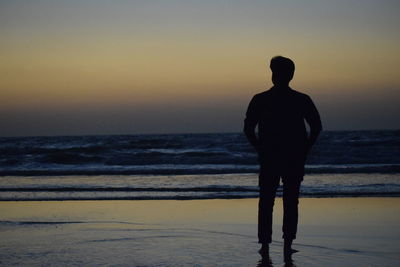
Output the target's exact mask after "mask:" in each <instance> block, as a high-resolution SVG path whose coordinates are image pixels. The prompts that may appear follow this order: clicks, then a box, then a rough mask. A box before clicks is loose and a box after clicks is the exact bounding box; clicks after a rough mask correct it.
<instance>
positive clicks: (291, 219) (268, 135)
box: [244, 56, 322, 254]
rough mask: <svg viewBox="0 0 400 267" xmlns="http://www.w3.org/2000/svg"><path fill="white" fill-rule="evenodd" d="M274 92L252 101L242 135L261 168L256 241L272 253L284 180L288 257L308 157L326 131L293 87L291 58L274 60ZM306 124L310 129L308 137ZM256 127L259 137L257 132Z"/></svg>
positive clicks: (310, 104)
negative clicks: (278, 195) (275, 216)
mask: <svg viewBox="0 0 400 267" xmlns="http://www.w3.org/2000/svg"><path fill="white" fill-rule="evenodd" d="M270 68H271V70H272V82H273V84H274V86H273V87H272V88H271V89H270V90H267V91H265V92H262V93H260V94H257V95H255V96H254V97H253V99H252V100H251V101H250V104H249V107H248V109H247V113H246V119H245V121H244V133H245V134H246V137H247V139H248V140H249V142H250V143H251V144H252V146H253V147H254V148H255V149H256V151H257V153H258V159H259V163H260V174H259V187H260V199H259V206H258V240H259V243H261V244H262V247H261V250H260V252H261V253H266V252H268V249H269V243H271V236H272V212H273V206H274V200H275V194H276V190H277V188H278V186H279V182H280V179H282V183H283V208H284V215H283V227H282V230H283V239H284V252H285V253H286V254H287V253H289V254H290V253H291V252H292V248H291V245H292V242H293V239H296V232H297V221H298V203H299V202H298V198H299V190H300V184H301V181H302V180H303V176H304V163H305V160H306V157H307V154H308V152H309V151H310V149H311V147H312V146H313V144H314V143H315V141H316V139H317V137H318V135H319V133H320V131H321V130H322V126H321V120H320V116H319V114H318V111H317V109H316V107H315V105H314V103H313V102H312V100H311V98H310V97H309V96H308V95H306V94H302V93H300V92H297V91H295V90H293V89H291V88H290V87H289V82H290V81H291V80H292V78H293V75H294V69H295V67H294V63H293V61H292V60H290V59H289V58H285V57H281V56H277V57H274V58H272V59H271V64H270ZM304 120H305V121H306V122H307V123H308V124H309V126H310V135H308V134H307V130H306V126H305V123H304ZM256 126H258V136H257V135H256V133H255V128H256Z"/></svg>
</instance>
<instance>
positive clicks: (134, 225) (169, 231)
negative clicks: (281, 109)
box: [0, 197, 400, 267]
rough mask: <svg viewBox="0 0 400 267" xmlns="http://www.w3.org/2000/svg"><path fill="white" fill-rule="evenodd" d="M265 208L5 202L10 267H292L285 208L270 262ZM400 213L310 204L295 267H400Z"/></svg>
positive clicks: (347, 203) (5, 252) (358, 205)
mask: <svg viewBox="0 0 400 267" xmlns="http://www.w3.org/2000/svg"><path fill="white" fill-rule="evenodd" d="M257 201H258V200H257V199H256V198H250V199H207V200H133V201H132V200H107V201H98V200H95V201H93V200H92V201H2V202H0V217H1V219H0V221H1V223H0V229H1V230H0V231H1V237H2V238H1V241H0V242H1V244H0V260H1V263H0V265H1V266H142V267H144V266H271V265H272V266H283V265H284V261H283V255H282V249H283V248H282V245H283V244H282V239H281V230H280V227H281V225H282V224H281V221H282V199H281V198H277V199H276V204H275V205H276V206H275V207H276V208H275V211H274V234H273V242H272V244H271V247H270V254H269V258H267V257H264V259H262V257H261V256H260V255H259V254H258V249H259V244H258V243H257V235H256V233H257V232H256V231H257ZM399 204H400V198H391V197H385V198H378V197H366V198H364V197H358V198H301V199H300V218H299V229H298V236H297V239H296V240H295V242H294V246H293V247H294V248H295V249H297V250H299V252H298V253H295V254H293V257H292V258H293V264H294V265H295V266H398V265H399V264H400V256H399V255H400V253H399V252H400V229H399V227H398V226H399V225H400V205H399ZM270 263H271V264H270ZM268 264H269V265H268Z"/></svg>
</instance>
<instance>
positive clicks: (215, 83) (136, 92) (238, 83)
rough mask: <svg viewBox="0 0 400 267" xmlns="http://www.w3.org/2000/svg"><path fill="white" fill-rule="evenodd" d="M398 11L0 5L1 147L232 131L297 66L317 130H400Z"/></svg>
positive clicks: (322, 6)
mask: <svg viewBox="0 0 400 267" xmlns="http://www.w3.org/2000/svg"><path fill="white" fill-rule="evenodd" d="M399 25H400V2H399V1H394V0H393V1H391V0H374V1H371V0H358V1H354V0H335V1H327V0H297V1H288V0H279V1H278V0H276V1H272V0H264V1H261V0H242V1H238V0H201V1H198V0H168V1H166V0H143V1H140V0H137V1H134V0H132V1H123V0H114V1H110V0H109V1H106V0H79V1H78V0H69V1H58V0H51V1H50V0H49V1H42V0H26V1H23V0H9V1H4V0H0V36H1V41H0V136H32V135H83V134H142V133H204V132H207V133H208V132H240V131H241V130H242V126H243V119H244V114H245V111H246V108H247V105H248V102H249V101H250V99H251V98H252V96H253V95H254V94H256V93H259V92H262V91H265V90H268V89H269V88H270V87H271V86H272V82H271V72H270V70H269V60H270V59H271V58H272V57H273V56H276V55H282V56H286V57H289V58H291V59H292V60H293V61H294V62H295V64H296V73H295V77H294V79H293V81H292V83H291V86H292V88H294V89H296V90H298V91H301V92H304V93H306V94H308V95H310V96H311V98H312V99H313V101H314V102H315V104H316V106H317V107H318V109H319V110H320V113H321V117H322V120H323V126H324V129H325V130H368V129H400V119H399V115H398V114H400V68H399V65H400V52H399V47H400V31H399V30H398V26H399Z"/></svg>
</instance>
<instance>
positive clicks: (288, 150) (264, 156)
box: [245, 86, 321, 173]
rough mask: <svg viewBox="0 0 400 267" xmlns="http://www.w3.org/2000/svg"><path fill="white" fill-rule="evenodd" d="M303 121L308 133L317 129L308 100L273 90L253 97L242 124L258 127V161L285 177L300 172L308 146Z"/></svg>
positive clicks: (284, 90)
mask: <svg viewBox="0 0 400 267" xmlns="http://www.w3.org/2000/svg"><path fill="white" fill-rule="evenodd" d="M304 121H307V123H308V124H309V125H310V129H311V131H314V130H316V131H319V130H320V129H321V121H320V118H319V114H318V111H317V109H316V107H315V105H314V104H313V102H312V100H311V98H310V97H309V96H307V95H306V94H303V93H300V92H297V91H295V90H292V89H291V88H290V87H284V86H274V87H272V88H271V89H270V90H268V91H265V92H262V93H260V94H257V95H255V96H254V97H253V99H252V100H251V102H250V104H249V107H248V110H247V113H246V121H245V124H247V127H248V128H254V127H255V126H256V125H258V141H259V151H258V152H259V157H260V160H261V161H264V162H266V163H268V164H269V165H270V166H271V168H274V169H276V170H278V169H280V170H281V171H283V172H285V173H286V172H288V171H295V170H296V169H298V170H299V172H302V171H301V170H303V165H304V160H305V156H306V153H307V150H308V146H309V144H308V140H309V139H308V135H307V131H306V126H305V122H304Z"/></svg>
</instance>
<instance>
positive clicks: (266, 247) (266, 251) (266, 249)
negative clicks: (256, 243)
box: [258, 244, 269, 256]
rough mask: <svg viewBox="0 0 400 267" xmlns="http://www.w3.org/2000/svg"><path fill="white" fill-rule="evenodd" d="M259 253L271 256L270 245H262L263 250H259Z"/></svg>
mask: <svg viewBox="0 0 400 267" xmlns="http://www.w3.org/2000/svg"><path fill="white" fill-rule="evenodd" d="M258 253H260V254H261V256H262V255H267V254H269V244H262V246H261V248H260V249H259V250H258Z"/></svg>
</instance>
